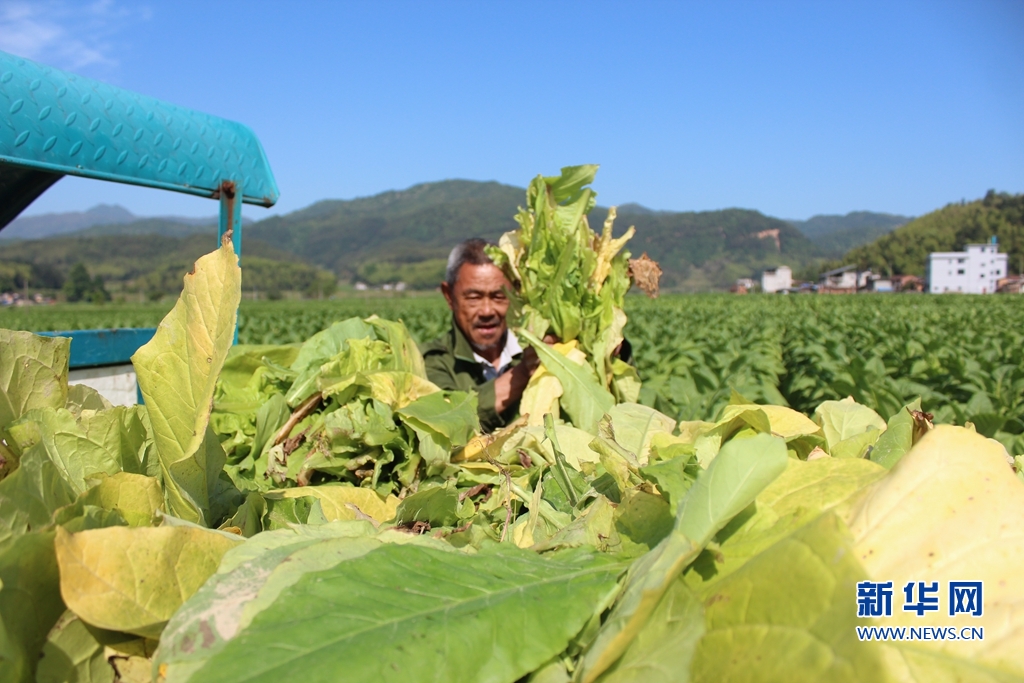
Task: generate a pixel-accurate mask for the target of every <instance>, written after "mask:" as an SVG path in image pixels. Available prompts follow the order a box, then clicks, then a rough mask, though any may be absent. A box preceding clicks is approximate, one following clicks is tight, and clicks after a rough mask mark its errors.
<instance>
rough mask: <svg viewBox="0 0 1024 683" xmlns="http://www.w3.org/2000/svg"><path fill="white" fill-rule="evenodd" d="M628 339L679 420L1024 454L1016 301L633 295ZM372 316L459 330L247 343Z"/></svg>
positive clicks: (436, 317)
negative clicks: (793, 412) (967, 444)
mask: <svg viewBox="0 0 1024 683" xmlns="http://www.w3.org/2000/svg"><path fill="white" fill-rule="evenodd" d="M627 312H628V314H629V317H630V322H629V325H628V327H627V329H626V333H627V337H628V338H629V339H630V341H631V342H632V344H633V346H634V349H635V358H636V364H637V368H638V370H639V372H640V375H641V377H642V379H643V380H644V392H643V395H642V400H643V401H644V402H645V403H648V404H650V405H653V406H655V407H657V408H658V409H659V410H661V411H663V412H665V413H667V414H669V415H673V416H674V417H676V418H678V419H684V420H697V419H710V418H711V417H713V416H714V415H715V414H717V412H718V411H719V410H720V409H721V407H722V406H723V405H725V404H726V403H728V402H729V400H730V398H731V396H732V395H733V392H736V393H738V394H740V395H742V396H744V397H746V398H747V399H750V400H753V401H757V402H761V403H775V404H784V405H787V404H788V405H790V406H792V407H793V408H796V409H797V410H800V411H802V412H805V413H808V412H810V411H812V410H813V409H814V406H817V405H818V404H820V403H821V402H822V401H824V400H828V399H835V398H843V397H845V396H853V397H854V398H855V399H856V400H857V401H858V402H860V403H862V404H864V405H868V406H870V407H872V408H874V409H876V410H878V411H879V412H880V413H881V414H882V415H883V416H888V415H891V414H893V413H895V412H896V411H897V410H898V409H899V408H900V407H901V406H902V405H904V404H905V403H908V402H909V401H910V400H912V399H913V398H914V397H918V396H920V397H921V399H922V405H923V408H924V409H925V410H926V411H930V412H932V413H934V415H935V421H936V422H953V423H958V424H963V423H965V422H968V421H970V422H973V423H974V425H975V426H976V428H977V429H978V431H979V432H981V433H983V434H985V435H987V436H994V437H996V438H997V439H999V440H1000V441H1002V442H1003V444H1004V445H1006V446H1007V448H1008V449H1009V450H1010V452H1011V453H1014V452H1016V453H1021V452H1024V437H1022V433H1024V305H1022V302H1021V301H1019V300H1017V299H1016V298H1014V297H1001V296H996V297H953V296H948V297H933V296H884V295H880V296H857V297H810V296H795V297H734V296H724V295H723V296H710V295H694V296H668V297H663V298H661V299H659V300H657V301H648V300H645V299H642V298H640V297H630V299H629V302H628V304H627ZM165 313H166V308H165V307H161V306H153V305H138V306H128V305H124V306H106V307H103V306H98V307H87V306H77V307H75V306H62V307H50V308H45V309H44V308H31V309H19V310H6V311H0V327H7V328H11V329H29V330H36V331H43V330H59V329H89V328H93V329H95V328H105V327H144V326H154V325H156V323H157V322H158V321H159V320H160V318H161V317H162V316H163V315H164V314H165ZM373 313H376V314H378V315H381V316H382V317H385V318H389V319H401V320H403V321H404V322H405V324H406V325H407V327H408V328H409V330H410V332H411V333H412V334H413V335H414V336H415V337H416V338H417V339H419V340H421V341H422V340H429V339H432V338H434V337H436V336H438V335H439V334H440V333H441V332H442V331H444V329H446V327H447V326H448V325H449V324H450V323H449V320H450V318H449V315H448V311H447V308H446V307H445V305H444V303H443V301H441V300H440V298H436V297H430V298H408V299H401V298H396V299H347V300H341V301H305V302H246V303H243V305H242V308H241V313H240V318H239V340H240V341H241V342H243V343H254V344H270V343H278V344H279V343H290V342H299V341H302V340H305V339H307V338H309V337H310V336H311V335H312V334H313V333H315V332H317V331H318V330H321V329H323V328H325V327H327V326H328V325H329V324H330V323H331V322H333V321H336V320H339V319H344V318H348V317H352V316H368V315H371V314H373Z"/></svg>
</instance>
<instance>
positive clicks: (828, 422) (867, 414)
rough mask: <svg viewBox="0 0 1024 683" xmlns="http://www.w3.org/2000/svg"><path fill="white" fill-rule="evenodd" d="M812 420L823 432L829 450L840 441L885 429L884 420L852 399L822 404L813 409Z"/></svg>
mask: <svg viewBox="0 0 1024 683" xmlns="http://www.w3.org/2000/svg"><path fill="white" fill-rule="evenodd" d="M814 419H815V421H816V422H817V423H818V424H820V425H821V429H822V431H824V432H825V439H826V440H827V441H828V446H829V448H830V449H831V448H832V447H833V446H835V445H836V444H838V443H839V442H840V441H843V440H845V439H849V438H850V437H853V436H857V435H859V434H862V433H864V432H866V431H869V430H871V429H885V420H883V419H882V418H881V417H879V415H878V413H876V412H875V411H873V410H871V408H868V407H867V406H862V405H860V404H859V403H857V402H855V401H854V400H853V399H852V398H844V399H843V400H842V401H825V402H823V403H822V404H821V405H819V406H818V407H817V408H815V409H814Z"/></svg>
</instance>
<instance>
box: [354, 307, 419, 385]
mask: <svg viewBox="0 0 1024 683" xmlns="http://www.w3.org/2000/svg"><path fill="white" fill-rule="evenodd" d="M366 322H367V323H369V324H370V325H373V327H374V328H375V329H376V330H377V337H378V338H380V339H384V340H386V341H387V342H388V344H389V345H390V346H391V353H392V359H391V366H390V368H389V369H391V370H397V371H400V372H409V373H412V374H413V375H416V376H417V377H421V378H424V379H425V378H426V376H427V371H426V368H425V367H424V365H423V356H422V355H421V354H420V349H419V346H417V345H416V340H415V339H413V338H412V335H411V334H409V330H408V329H407V328H406V327H405V324H404V323H402V322H401V321H392V320H384V319H383V318H379V317H377V316H375V315H373V316H370V317H369V318H367V319H366Z"/></svg>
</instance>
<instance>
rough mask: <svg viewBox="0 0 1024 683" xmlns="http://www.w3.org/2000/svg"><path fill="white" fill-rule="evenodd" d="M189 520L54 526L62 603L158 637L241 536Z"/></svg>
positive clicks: (88, 618)
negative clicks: (79, 528)
mask: <svg viewBox="0 0 1024 683" xmlns="http://www.w3.org/2000/svg"><path fill="white" fill-rule="evenodd" d="M241 540H242V539H239V540H238V541H233V540H232V539H231V538H229V537H228V536H227V534H222V533H218V532H216V531H207V530H205V529H199V528H196V527H191V526H163V527H155V528H154V527H137V528H133V527H118V526H115V527H107V528H105V529H90V530H88V531H81V532H79V533H76V534H72V533H68V532H67V531H65V530H64V529H63V527H58V528H57V538H56V540H55V547H56V550H57V564H58V565H59V567H60V592H61V595H62V596H63V597H64V602H65V603H66V604H67V606H68V608H70V609H71V610H72V611H73V612H74V613H75V614H77V615H78V616H79V617H81V619H82V620H83V621H85V622H88V623H89V624H92V625H93V626H98V627H99V628H105V629H109V630H113V631H124V632H126V633H133V634H135V635H139V636H144V637H147V638H158V637H159V636H160V631H161V630H163V627H164V624H166V623H167V620H168V619H170V617H171V615H172V614H174V612H175V610H177V609H178V607H180V606H181V604H182V603H183V602H184V601H185V600H187V599H188V598H189V597H191V596H192V594H193V593H195V592H196V590H198V588H199V586H201V585H202V584H203V582H204V581H206V579H207V578H209V576H210V575H211V574H213V573H214V572H215V571H216V570H217V565H218V564H219V563H220V558H221V557H222V556H223V555H224V553H226V552H227V551H228V550H229V549H230V548H232V547H234V546H235V545H237V544H238V543H240V542H241Z"/></svg>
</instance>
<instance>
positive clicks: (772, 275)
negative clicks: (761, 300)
mask: <svg viewBox="0 0 1024 683" xmlns="http://www.w3.org/2000/svg"><path fill="white" fill-rule="evenodd" d="M792 286H793V270H792V269H791V268H790V267H789V266H779V267H777V268H770V269H768V270H765V271H764V272H762V273H761V291H762V292H764V293H765V294H774V293H775V292H779V291H782V290H784V289H790V288H791V287H792Z"/></svg>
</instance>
